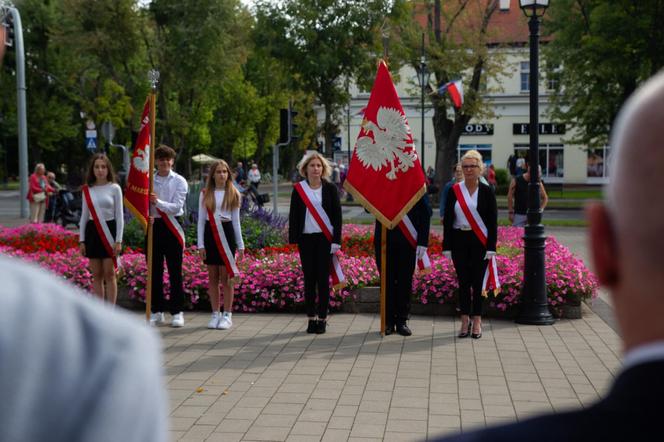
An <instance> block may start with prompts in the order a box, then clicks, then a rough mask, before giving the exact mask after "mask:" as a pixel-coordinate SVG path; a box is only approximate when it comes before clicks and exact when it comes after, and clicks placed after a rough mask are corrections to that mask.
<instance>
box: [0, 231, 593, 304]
mask: <svg viewBox="0 0 664 442" xmlns="http://www.w3.org/2000/svg"><path fill="white" fill-rule="evenodd" d="M522 235H523V230H522V229H519V228H512V227H499V229H498V258H497V265H498V272H499V275H500V279H501V284H502V287H501V289H500V291H499V292H498V293H496V294H495V295H494V296H491V297H490V298H489V306H490V308H492V309H495V310H498V311H507V310H509V309H511V308H513V307H515V306H517V305H518V303H519V295H520V292H521V281H522V279H523V239H522ZM440 240H441V238H440V236H439V235H438V234H432V235H431V237H430V246H429V252H430V256H431V261H432V272H431V273H430V274H428V275H419V274H417V275H416V276H415V278H414V281H413V301H414V302H417V303H421V304H456V291H457V288H458V287H457V281H456V275H455V271H454V267H453V265H452V262H451V261H450V260H448V259H446V258H444V257H443V255H442V253H441V247H440ZM342 242H343V244H342V245H343V248H342V250H343V252H344V253H342V254H341V256H340V262H341V266H342V268H343V270H344V273H345V274H346V278H347V280H348V287H347V288H346V289H344V290H342V291H340V292H338V293H334V294H333V295H332V297H331V298H330V306H331V308H332V309H338V308H339V307H340V306H341V304H342V303H343V302H344V300H345V299H347V298H348V297H349V296H352V293H353V290H355V289H357V288H361V287H364V286H370V285H377V284H378V283H379V278H378V271H377V269H376V265H375V261H374V258H373V226H358V225H352V224H351V225H344V229H343V241H342ZM37 250H39V251H37ZM0 253H4V254H8V255H13V256H17V257H19V258H22V259H26V260H28V261H34V262H37V263H38V264H39V265H41V266H43V267H45V268H47V269H49V270H51V271H53V272H55V273H56V274H58V275H61V276H62V277H64V278H66V279H68V280H70V281H71V282H73V283H74V284H76V285H78V286H80V287H82V288H84V289H86V290H89V289H90V287H91V279H90V273H89V271H88V269H87V266H88V262H87V259H86V258H84V257H82V256H81V255H80V254H79V252H78V248H77V236H76V234H74V233H72V232H70V231H67V230H64V229H62V228H61V227H58V226H55V225H45V224H41V225H31V226H23V227H21V228H18V229H5V228H0ZM545 253H546V283H547V288H548V296H549V304H550V305H551V307H552V308H554V309H557V308H560V307H561V306H562V305H563V304H577V303H578V302H579V301H582V300H584V299H588V298H591V297H595V296H596V295H597V279H596V278H595V276H594V275H593V274H592V273H590V271H589V270H588V269H587V268H586V267H585V265H584V264H583V261H581V260H580V259H579V258H577V257H575V256H574V255H573V254H572V253H571V252H570V251H569V250H568V249H567V248H566V247H564V246H563V245H561V244H560V243H559V242H558V241H557V240H556V239H555V238H554V237H549V238H548V239H547V241H546V249H545ZM122 261H123V266H124V269H125V273H124V276H123V277H122V279H121V280H120V284H121V285H123V286H125V287H127V288H128V290H129V294H130V296H132V297H134V298H137V299H143V298H144V296H145V279H146V266H145V258H144V255H143V254H142V253H137V252H133V251H128V252H127V253H125V254H123V256H122ZM240 269H241V272H242V273H243V274H244V275H248V277H246V278H242V279H241V281H240V282H239V283H238V285H237V287H236V291H235V305H234V309H235V310H236V311H244V312H254V311H279V310H292V309H294V308H296V307H298V306H300V305H302V304H303V300H304V294H303V278H302V271H301V268H300V262H299V255H298V252H297V248H296V247H294V246H292V245H284V246H276V247H265V248H262V249H254V250H248V251H247V254H246V256H245V260H244V261H243V262H242V263H241V264H240ZM183 277H184V290H185V294H186V296H187V299H188V300H189V301H190V302H191V304H193V305H196V304H198V303H200V302H201V301H203V302H205V303H207V284H208V281H207V270H206V266H205V265H204V264H203V263H202V261H201V259H200V257H199V256H198V253H197V251H196V249H195V248H194V247H191V248H188V249H186V251H185V256H184V260H183ZM164 290H165V292H166V293H167V294H168V291H169V282H168V278H167V275H166V274H164Z"/></svg>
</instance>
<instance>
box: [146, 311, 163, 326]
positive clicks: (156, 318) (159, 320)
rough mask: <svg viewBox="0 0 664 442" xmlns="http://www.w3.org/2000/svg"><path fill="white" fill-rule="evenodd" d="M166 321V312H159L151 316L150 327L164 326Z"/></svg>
mask: <svg viewBox="0 0 664 442" xmlns="http://www.w3.org/2000/svg"><path fill="white" fill-rule="evenodd" d="M165 321H166V320H165V319H164V312H157V313H152V314H150V325H151V326H152V327H154V326H156V325H160V324H163V323H164V322H165Z"/></svg>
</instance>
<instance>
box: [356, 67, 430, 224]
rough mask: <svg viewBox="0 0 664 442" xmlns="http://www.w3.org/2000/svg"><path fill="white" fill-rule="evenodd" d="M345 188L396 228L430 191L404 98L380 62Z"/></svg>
mask: <svg viewBox="0 0 664 442" xmlns="http://www.w3.org/2000/svg"><path fill="white" fill-rule="evenodd" d="M365 109H366V110H365V112H364V120H363V121H362V128H361V129H360V134H359V135H358V137H357V141H356V143H355V151H354V152H353V157H352V159H351V162H350V166H349V169H348V175H347V176H346V181H345V182H344V188H345V189H346V190H347V191H348V192H350V193H351V194H352V195H353V196H354V197H355V199H357V200H358V201H360V202H361V203H362V205H363V206H364V207H365V208H366V209H367V210H369V211H370V212H371V213H372V214H373V215H374V216H375V217H376V218H377V219H378V220H379V221H380V222H381V223H383V225H384V226H385V227H387V228H388V229H392V228H394V227H395V226H397V225H398V224H399V222H400V221H401V218H402V217H403V216H404V215H405V214H406V213H407V212H408V211H409V210H410V209H411V208H412V207H413V206H414V205H415V203H417V201H418V200H419V199H420V198H421V197H422V195H424V193H425V192H426V184H425V178H424V173H423V172H422V166H421V164H420V160H419V159H418V157H417V152H416V150H415V145H414V143H413V136H412V133H411V130H410V126H408V120H406V115H405V114H404V111H403V107H402V106H401V101H399V96H398V95H397V91H396V89H395V87H394V83H393V82H392V77H391V76H390V73H389V71H388V70H387V65H386V64H385V62H384V61H381V62H380V64H379V65H378V73H377V74H376V80H375V82H374V85H373V89H372V90H371V96H370V97H369V104H367V107H366V108H365Z"/></svg>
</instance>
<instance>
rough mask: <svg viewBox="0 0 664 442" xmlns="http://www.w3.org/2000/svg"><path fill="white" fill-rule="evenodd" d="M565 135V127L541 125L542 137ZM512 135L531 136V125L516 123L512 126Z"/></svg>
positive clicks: (554, 124) (561, 125)
mask: <svg viewBox="0 0 664 442" xmlns="http://www.w3.org/2000/svg"><path fill="white" fill-rule="evenodd" d="M564 133H565V125H564V124H557V123H540V124H539V134H540V135H562V134H564ZM512 134H514V135H528V134H530V124H528V123H514V124H513V125H512Z"/></svg>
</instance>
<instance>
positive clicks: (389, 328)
mask: <svg viewBox="0 0 664 442" xmlns="http://www.w3.org/2000/svg"><path fill="white" fill-rule="evenodd" d="M394 331H395V327H394V324H387V325H386V326H385V336H387V335H391V334H392V333H394Z"/></svg>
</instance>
